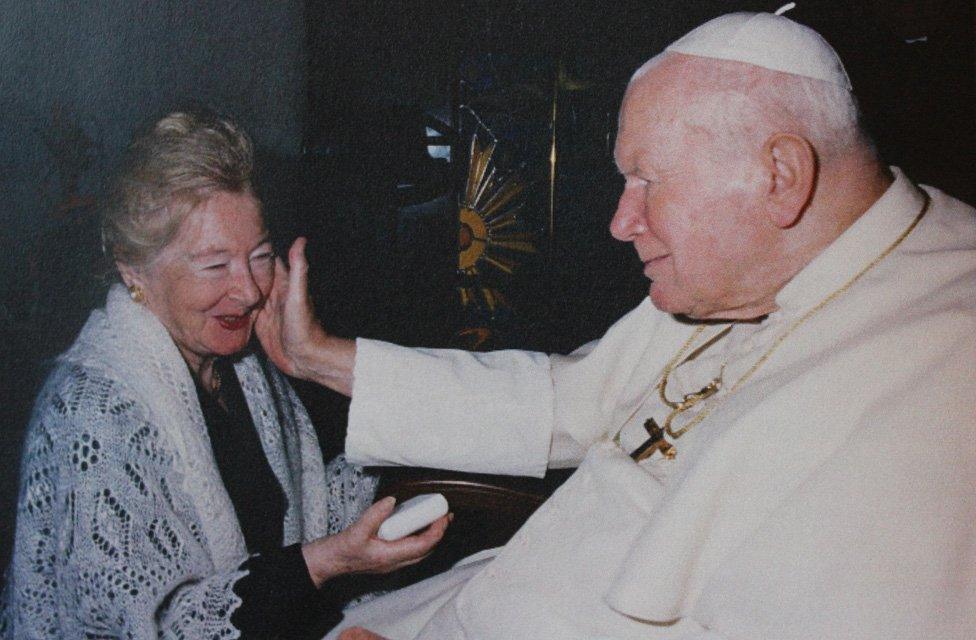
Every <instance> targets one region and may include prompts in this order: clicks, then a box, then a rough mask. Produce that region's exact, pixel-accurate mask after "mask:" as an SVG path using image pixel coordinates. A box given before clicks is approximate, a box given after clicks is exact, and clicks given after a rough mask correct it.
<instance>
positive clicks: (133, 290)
mask: <svg viewBox="0 0 976 640" xmlns="http://www.w3.org/2000/svg"><path fill="white" fill-rule="evenodd" d="M129 297H130V298H132V301H133V302H135V303H136V304H142V303H143V302H145V301H146V292H145V291H143V290H142V287H140V286H139V285H137V284H132V285H129Z"/></svg>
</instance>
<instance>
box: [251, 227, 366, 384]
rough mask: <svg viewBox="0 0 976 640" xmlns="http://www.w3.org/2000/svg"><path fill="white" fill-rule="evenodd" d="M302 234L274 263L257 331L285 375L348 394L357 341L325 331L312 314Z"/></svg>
mask: <svg viewBox="0 0 976 640" xmlns="http://www.w3.org/2000/svg"><path fill="white" fill-rule="evenodd" d="M305 244H306V240H305V238H298V239H297V240H295V242H294V244H292V246H291V249H289V250H288V264H289V267H285V263H284V262H282V260H281V258H278V260H277V261H276V262H275V278H274V284H273V285H272V287H271V292H270V293H269V294H268V299H267V300H266V301H265V303H264V308H262V309H261V311H260V312H259V313H258V317H257V321H256V323H255V332H256V333H257V335H258V339H259V340H260V341H261V346H262V347H264V351H265V353H267V354H268V357H269V358H271V361H272V362H274V363H275V365H277V367H278V368H279V369H281V370H282V371H283V372H285V373H286V374H288V375H290V376H292V377H295V378H302V379H305V380H312V381H314V382H318V383H319V384H322V385H325V386H327V387H329V388H331V389H334V390H335V391H338V392H340V393H344V394H346V395H351V394H352V370H353V365H354V364H355V361H356V344H355V342H353V341H352V340H344V339H342V338H337V337H335V336H331V335H329V334H328V333H327V332H326V331H325V329H323V328H322V325H321V324H319V321H318V319H317V318H316V317H315V311H314V309H313V308H312V302H311V300H310V299H309V297H308V261H307V260H306V259H305Z"/></svg>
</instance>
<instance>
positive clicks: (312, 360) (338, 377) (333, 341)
mask: <svg viewBox="0 0 976 640" xmlns="http://www.w3.org/2000/svg"><path fill="white" fill-rule="evenodd" d="M303 351H304V353H303V354H302V357H301V358H300V359H296V363H295V366H296V369H297V370H298V371H297V373H298V374H299V377H301V378H303V379H305V380H310V381H312V382H316V383H318V384H320V385H323V386H325V387H328V388H330V389H332V390H333V391H338V392H339V393H342V394H345V395H347V396H350V397H351V396H352V383H353V375H352V372H353V367H354V366H355V365H356V341H355V340H349V339H347V338H337V337H335V336H327V337H325V338H324V339H323V340H322V341H321V342H317V343H315V344H312V345H308V347H307V348H306V349H303Z"/></svg>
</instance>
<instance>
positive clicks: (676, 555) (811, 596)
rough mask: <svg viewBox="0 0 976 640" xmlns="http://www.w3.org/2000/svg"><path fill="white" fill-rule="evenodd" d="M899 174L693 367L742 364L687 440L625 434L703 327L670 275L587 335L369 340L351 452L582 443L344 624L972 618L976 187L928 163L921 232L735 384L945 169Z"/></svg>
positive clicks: (504, 456)
mask: <svg viewBox="0 0 976 640" xmlns="http://www.w3.org/2000/svg"><path fill="white" fill-rule="evenodd" d="M895 174H896V180H895V182H894V183H893V185H892V186H891V187H890V188H889V189H888V191H887V192H886V193H885V194H884V195H883V197H882V198H881V199H880V200H879V201H878V202H877V203H875V205H874V206H873V207H872V208H871V209H870V210H869V211H868V212H867V213H866V214H865V215H864V216H862V217H861V218H860V219H859V220H858V221H857V222H856V223H855V224H854V225H853V226H852V227H851V228H850V229H849V230H847V231H846V232H845V233H844V234H843V235H842V236H841V237H840V238H839V239H838V240H837V241H836V242H834V243H833V244H832V245H830V246H829V247H828V248H827V249H826V250H825V251H824V252H823V253H822V254H821V255H819V256H818V257H817V258H816V259H815V260H814V261H812V262H811V263H810V264H809V265H808V266H807V267H806V268H805V269H803V271H801V272H800V273H799V274H798V275H797V276H796V277H795V278H794V279H793V280H792V281H791V282H790V283H789V284H788V285H787V286H786V287H785V288H784V289H783V290H782V291H781V292H780V294H779V295H778V297H777V304H778V306H779V310H777V311H776V312H774V313H772V314H770V315H769V316H768V317H767V318H766V319H764V320H762V321H761V322H754V323H749V322H743V323H737V324H735V325H734V326H733V327H732V329H731V332H730V333H729V334H728V336H726V337H724V338H722V339H721V340H719V341H717V342H716V343H715V344H714V345H712V346H711V347H709V348H708V349H707V350H705V351H704V352H702V353H701V355H699V356H698V357H697V358H695V359H694V360H692V361H690V362H686V363H684V364H682V365H680V366H679V367H678V368H677V370H676V371H675V372H674V374H673V375H672V376H671V380H670V382H669V384H668V389H667V391H668V396H669V397H670V398H672V399H674V398H679V397H681V396H682V395H683V394H685V393H689V392H692V391H696V390H698V389H700V388H701V387H702V386H704V385H705V384H706V383H707V382H708V381H709V380H711V379H712V378H714V377H715V376H717V375H718V374H719V372H720V370H721V368H722V366H723V365H724V366H725V370H724V380H725V385H724V388H723V390H722V391H720V392H719V394H718V395H716V396H715V397H713V398H712V399H710V400H708V401H706V402H705V403H704V404H703V405H700V406H704V407H706V409H705V410H708V411H710V413H709V415H708V416H707V417H706V418H705V420H704V421H702V422H701V423H700V424H699V425H697V426H695V427H694V428H693V429H691V430H690V431H689V432H688V433H687V434H685V435H684V436H683V437H682V438H680V439H679V440H677V442H676V445H677V449H678V454H677V457H676V458H675V459H674V460H670V461H669V460H664V459H663V458H661V457H660V456H659V455H655V456H654V457H652V458H650V459H648V460H646V461H644V462H642V463H640V464H637V463H635V462H633V461H632V460H631V459H630V458H629V457H628V455H627V452H629V451H630V450H632V449H633V448H635V447H636V446H637V445H638V444H640V442H641V441H643V439H644V438H645V432H644V430H643V428H642V424H643V422H644V421H645V420H646V419H647V418H649V417H655V418H656V419H657V421H658V422H659V423H660V422H662V421H663V419H664V417H665V416H666V415H667V411H666V407H665V405H663V403H661V401H660V400H659V399H658V397H657V394H656V392H655V390H654V386H655V384H656V383H657V381H658V380H659V378H660V376H661V374H662V370H663V368H664V366H665V364H666V363H667V362H668V361H669V360H670V359H671V358H672V357H673V356H674V354H675V353H676V352H677V351H678V350H679V348H680V347H681V345H682V344H683V343H684V342H685V341H686V340H687V338H688V337H689V336H690V335H691V334H692V332H693V330H694V328H695V327H694V326H692V325H689V324H686V323H682V322H679V321H678V320H676V319H675V318H673V317H672V316H669V315H667V314H664V313H661V312H659V311H657V310H655V309H654V307H653V306H652V305H651V304H650V302H649V301H647V300H645V301H644V302H643V303H642V304H641V305H640V306H639V307H637V308H636V309H635V310H633V311H632V312H631V313H629V314H628V315H627V316H625V317H624V318H622V319H621V320H620V321H619V322H617V323H616V324H615V325H614V326H613V327H612V328H611V329H610V330H609V331H608V332H607V334H606V335H605V336H604V337H603V338H602V339H601V340H599V341H598V342H594V343H591V344H588V345H586V346H584V347H583V348H581V349H580V350H578V351H577V352H575V353H573V354H571V355H570V356H565V357H562V356H546V355H543V354H536V353H525V352H514V351H511V352H497V353H490V354H469V353H463V352H456V351H434V350H422V349H404V348H401V347H396V346H392V345H388V344H384V343H379V342H372V341H367V340H360V341H359V343H358V355H357V359H356V368H355V388H354V395H353V404H352V409H351V413H350V425H349V435H348V439H347V443H346V444H347V453H348V455H349V457H350V459H352V460H354V461H356V462H359V463H362V464H391V463H392V464H406V465H417V466H428V467H446V468H452V469H458V470H464V471H478V472H495V473H509V474H528V475H541V474H542V473H543V472H544V470H545V468H546V466H547V465H557V466H558V465H562V466H565V465H572V464H577V463H579V464H580V468H579V470H578V471H577V472H576V473H575V474H574V475H573V476H572V477H571V478H570V479H569V480H568V481H567V482H566V483H565V484H564V485H563V486H562V487H561V488H560V489H559V490H558V491H557V492H556V493H555V495H554V496H553V497H552V498H551V499H550V500H548V501H547V502H546V503H545V504H544V505H543V506H542V507H541V508H540V509H539V511H538V512H536V514H535V515H533V516H532V518H531V519H530V520H529V521H528V522H527V523H526V524H525V526H523V527H522V529H521V530H520V531H519V532H518V533H517V534H516V535H515V537H514V538H513V539H512V540H511V542H509V544H507V545H506V546H505V547H503V548H501V549H498V550H495V551H494V552H488V553H484V554H481V557H473V558H471V559H469V560H468V561H462V563H460V564H459V565H458V566H457V567H455V568H454V569H453V570H451V571H449V572H447V573H445V574H441V575H440V576H437V577H435V578H432V579H430V580H428V581H425V582H423V583H420V584H418V585H415V586H413V587H409V588H407V589H404V590H401V591H399V592H396V593H393V594H391V595H388V596H385V597H382V598H379V599H377V600H374V601H372V602H370V603H367V604H364V605H361V606H359V607H356V608H354V609H351V610H349V611H347V618H346V620H345V621H344V626H348V625H352V624H360V625H362V626H365V627H367V628H369V629H372V630H374V631H376V632H379V633H381V634H383V635H386V636H388V637H390V638H393V639H396V640H406V639H409V638H437V639H448V638H471V639H477V640H488V639H493V638H497V639H505V640H512V639H517V638H533V639H544V638H552V639H566V638H684V639H687V640H690V639H692V638H694V639H696V640H699V639H705V638H710V639H711V638H742V639H750V640H759V639H763V638H769V639H777V640H786V639H791V638H809V639H816V640H823V639H826V638H845V639H852V638H872V639H874V638H885V639H886V640H895V639H906V640H907V639H913V640H915V639H918V638H926V639H927V640H934V639H936V638H956V639H961V638H972V637H974V634H976V535H974V530H976V408H974V407H976V402H974V398H976V217H974V210H973V208H972V207H969V206H967V205H965V204H963V203H961V202H959V201H957V200H954V199H952V198H950V197H948V196H946V195H945V194H943V193H941V192H939V191H937V190H935V189H926V191H927V192H928V193H929V194H930V196H931V204H930V206H929V208H928V211H927V213H926V214H925V216H924V217H923V219H922V220H921V222H920V223H919V225H918V226H917V228H915V230H914V231H913V232H912V233H911V234H910V235H909V236H908V237H907V239H905V241H904V242H903V243H902V244H901V245H900V246H898V247H897V248H896V249H895V250H894V252H893V253H891V254H890V255H889V256H888V257H887V258H886V259H884V260H882V261H881V262H880V263H879V264H878V265H877V266H876V267H874V268H873V269H871V270H870V271H869V272H868V273H867V274H866V275H865V276H864V277H863V278H861V279H860V280H859V281H858V282H857V283H855V284H854V285H853V286H852V287H850V289H849V290H848V291H846V292H845V293H843V294H842V295H840V296H839V297H837V298H836V299H835V300H834V301H833V302H831V303H830V304H829V305H827V306H826V307H825V308H823V310H822V311H820V312H819V313H817V314H815V315H814V316H813V317H812V318H811V319H810V320H809V321H808V322H806V323H805V324H804V325H802V326H801V327H800V328H799V329H798V330H796V331H795V332H794V333H792V334H791V335H790V336H788V337H787V338H786V340H785V341H784V342H783V343H782V345H781V346H780V347H779V348H778V349H777V350H775V351H774V353H773V355H772V356H771V357H770V358H769V360H768V361H767V362H766V363H765V364H764V365H763V366H761V368H760V369H759V370H758V371H757V372H756V373H755V375H754V376H752V377H751V378H749V380H748V382H747V383H746V384H744V385H742V387H741V389H740V390H738V391H736V392H735V393H734V394H732V395H729V389H730V387H732V386H733V384H734V382H735V381H736V380H738V379H739V378H740V377H742V376H743V375H744V374H745V373H746V372H747V371H748V370H749V369H750V368H751V367H752V366H753V365H754V364H755V363H756V362H757V360H759V358H760V357H761V356H762V355H763V354H764V353H766V352H767V351H768V350H769V348H770V347H771V346H772V345H773V342H774V341H775V340H776V339H777V338H778V337H779V336H780V335H782V334H783V333H784V332H785V331H786V329H787V327H788V326H789V325H790V323H792V322H793V321H795V320H796V319H797V318H799V317H801V316H802V315H803V314H805V313H806V312H807V311H808V310H809V309H811V308H812V307H814V306H816V305H817V304H818V303H820V302H821V301H822V300H824V299H825V298H826V297H827V296H828V295H830V293H831V292H833V291H835V290H837V289H838V288H840V287H842V286H843V285H844V284H845V283H847V282H848V281H849V280H850V279H851V278H852V277H853V276H854V275H855V274H856V273H857V272H858V271H860V270H861V269H863V268H864V266H865V265H867V264H868V263H870V262H871V261H872V260H874V259H875V258H876V257H877V256H879V255H880V254H882V252H883V251H884V250H885V249H886V248H887V247H888V246H889V245H891V244H892V243H893V242H894V241H895V240H896V238H897V237H898V236H899V235H900V234H901V233H902V232H903V231H905V230H906V229H907V228H908V227H909V225H910V224H911V223H912V220H913V219H914V218H915V217H916V215H917V214H918V213H919V211H920V210H921V209H922V207H923V203H924V196H923V192H922V191H921V190H919V189H916V188H915V187H914V186H912V185H911V183H910V182H909V181H908V180H907V179H906V178H905V177H904V176H903V175H902V174H901V173H900V172H898V171H897V170H895ZM722 328H723V327H722V326H721V325H716V326H710V327H708V328H707V329H706V330H705V332H704V333H703V334H702V335H701V336H700V337H699V340H698V341H697V344H702V343H704V342H706V340H707V339H708V337H709V336H711V335H714V334H716V333H718V332H719V331H720V330H721V329H722ZM695 413H696V411H695V410H692V411H690V412H688V414H687V415H682V416H681V417H680V418H679V420H678V421H677V423H676V426H678V427H680V426H681V425H682V424H685V423H686V422H687V420H689V419H691V418H693V417H694V415H695ZM621 430H622V431H621ZM618 432H621V435H620V445H618V444H615V442H614V436H615V435H616V434H617V433H618Z"/></svg>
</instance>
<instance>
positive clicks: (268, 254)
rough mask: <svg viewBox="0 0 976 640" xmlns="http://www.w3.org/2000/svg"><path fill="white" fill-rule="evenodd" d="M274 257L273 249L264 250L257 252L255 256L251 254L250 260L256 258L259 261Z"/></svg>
mask: <svg viewBox="0 0 976 640" xmlns="http://www.w3.org/2000/svg"><path fill="white" fill-rule="evenodd" d="M274 257H275V252H274V251H265V252H263V253H259V254H258V255H256V256H253V257H252V258H251V260H257V261H259V262H262V261H268V260H274Z"/></svg>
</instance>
